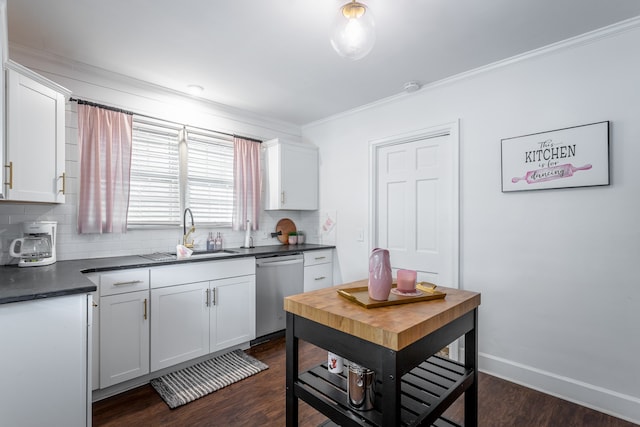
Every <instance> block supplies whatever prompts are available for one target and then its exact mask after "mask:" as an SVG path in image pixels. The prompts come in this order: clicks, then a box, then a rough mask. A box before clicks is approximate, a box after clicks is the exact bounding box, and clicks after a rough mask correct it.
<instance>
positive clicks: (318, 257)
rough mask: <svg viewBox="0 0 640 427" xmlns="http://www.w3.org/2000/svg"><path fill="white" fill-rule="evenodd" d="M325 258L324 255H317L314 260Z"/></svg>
mask: <svg viewBox="0 0 640 427" xmlns="http://www.w3.org/2000/svg"><path fill="white" fill-rule="evenodd" d="M325 258H326V256H317V257H315V258H314V259H315V260H316V261H320V260H321V259H325Z"/></svg>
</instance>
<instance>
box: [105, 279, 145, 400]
mask: <svg viewBox="0 0 640 427" xmlns="http://www.w3.org/2000/svg"><path fill="white" fill-rule="evenodd" d="M148 319H149V291H138V292H131V293H125V294H118V295H110V296H106V297H102V298H100V388H105V387H109V386H112V385H114V384H118V383H120V382H122V381H126V380H130V379H132V378H136V377H139V376H141V375H145V374H147V373H149V320H148Z"/></svg>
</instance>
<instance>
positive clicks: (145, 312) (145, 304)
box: [142, 298, 147, 320]
mask: <svg viewBox="0 0 640 427" xmlns="http://www.w3.org/2000/svg"><path fill="white" fill-rule="evenodd" d="M142 317H143V318H144V320H147V299H146V298H145V299H144V315H143V316H142Z"/></svg>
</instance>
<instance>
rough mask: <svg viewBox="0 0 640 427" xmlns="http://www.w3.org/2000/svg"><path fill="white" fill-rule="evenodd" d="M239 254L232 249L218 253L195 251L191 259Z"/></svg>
mask: <svg viewBox="0 0 640 427" xmlns="http://www.w3.org/2000/svg"><path fill="white" fill-rule="evenodd" d="M237 253H238V252H236V251H232V250H230V249H223V250H221V251H217V252H207V251H193V253H192V254H191V256H190V257H189V258H217V257H221V256H229V255H232V254H237ZM174 255H175V254H174Z"/></svg>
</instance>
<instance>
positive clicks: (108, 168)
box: [78, 104, 133, 234]
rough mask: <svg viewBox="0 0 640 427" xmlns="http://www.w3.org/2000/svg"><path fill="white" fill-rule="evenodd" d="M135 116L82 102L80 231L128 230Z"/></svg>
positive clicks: (80, 127)
mask: <svg viewBox="0 0 640 427" xmlns="http://www.w3.org/2000/svg"><path fill="white" fill-rule="evenodd" d="M132 123H133V116H132V115H131V114H128V113H123V112H119V111H111V110H107V109H104V108H100V107H96V106H92V105H86V104H78V145H79V147H80V151H79V153H80V180H79V203H78V233H81V234H83V233H125V232H126V231H127V210H128V209H129V179H130V171H131V141H132Z"/></svg>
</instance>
